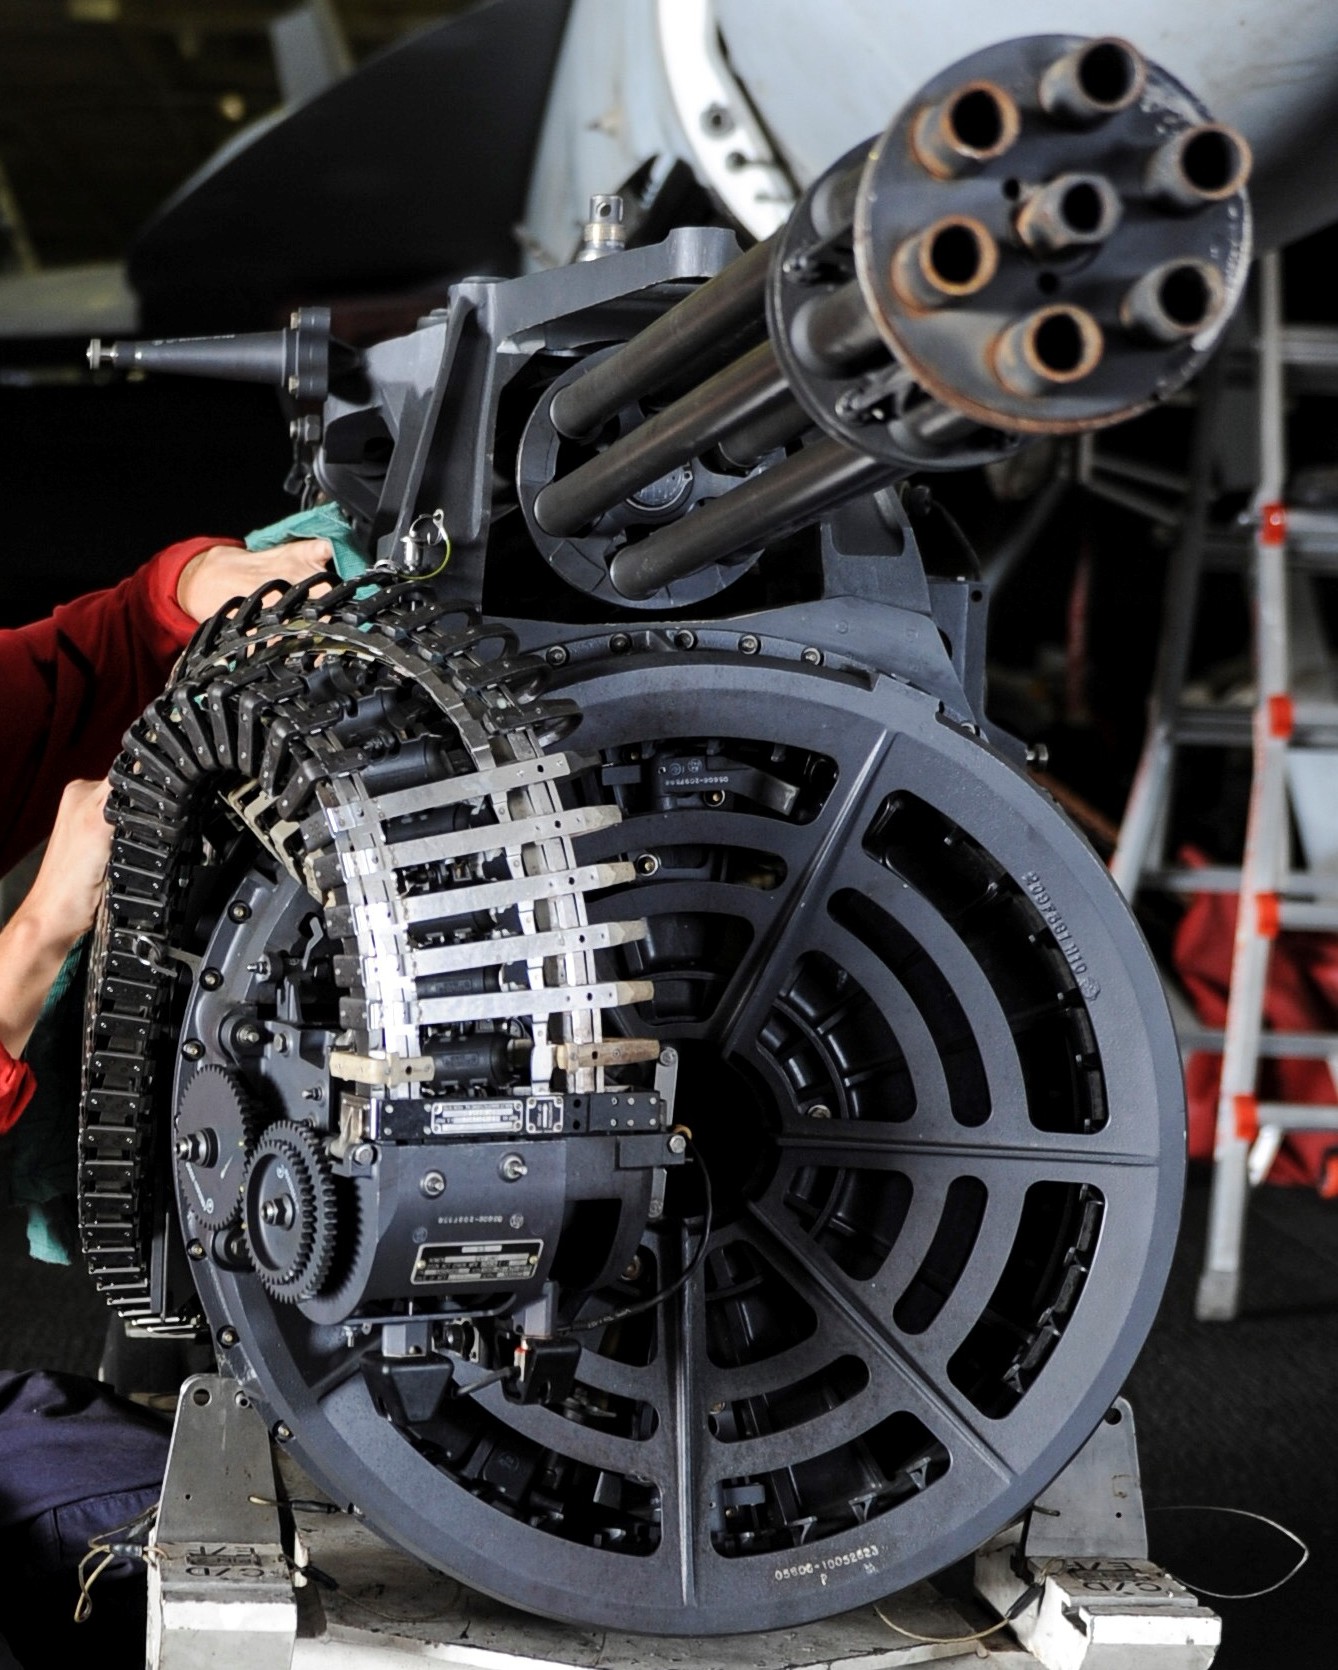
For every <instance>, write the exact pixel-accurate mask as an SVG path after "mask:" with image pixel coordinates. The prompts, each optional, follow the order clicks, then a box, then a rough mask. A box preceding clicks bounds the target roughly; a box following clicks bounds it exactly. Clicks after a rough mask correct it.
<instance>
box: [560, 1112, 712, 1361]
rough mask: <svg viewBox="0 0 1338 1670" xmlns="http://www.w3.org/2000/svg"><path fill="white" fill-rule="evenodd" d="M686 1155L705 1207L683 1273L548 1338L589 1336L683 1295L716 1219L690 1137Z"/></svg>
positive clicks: (704, 1172)
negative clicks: (656, 1289) (644, 1294)
mask: <svg viewBox="0 0 1338 1670" xmlns="http://www.w3.org/2000/svg"><path fill="white" fill-rule="evenodd" d="M687 1152H688V1154H689V1155H690V1156H691V1157H692V1159H693V1160H694V1161H695V1162H696V1165H697V1170H698V1172H699V1173H700V1175H701V1182H702V1194H703V1196H704V1199H705V1204H704V1206H703V1210H702V1234H701V1240H700V1241H699V1242H698V1243H697V1247H696V1250H695V1252H694V1253H693V1255H692V1257H691V1258H690V1259H689V1260H688V1262H687V1263H686V1264H685V1265H684V1266H683V1269H682V1272H681V1273H680V1274H679V1275H678V1277H677V1278H676V1279H675V1280H674V1281H671V1282H670V1283H669V1285H668V1287H662V1288H661V1289H660V1291H659V1292H658V1293H652V1294H651V1295H650V1297H649V1298H648V1299H640V1300H638V1301H637V1303H636V1304H633V1305H622V1306H620V1307H619V1308H618V1309H617V1310H612V1311H608V1312H606V1314H605V1315H603V1316H590V1317H586V1318H585V1319H584V1320H583V1321H580V1322H568V1323H566V1324H565V1325H564V1326H563V1327H561V1328H556V1329H554V1331H553V1333H552V1334H551V1335H550V1336H548V1337H550V1338H552V1339H559V1338H561V1337H562V1336H563V1335H564V1334H584V1333H589V1332H590V1331H591V1330H592V1329H594V1328H604V1327H607V1326H608V1324H609V1323H610V1322H625V1321H626V1320H627V1319H628V1318H629V1317H632V1316H641V1315H643V1314H644V1313H645V1312H646V1311H648V1310H654V1309H655V1308H656V1307H657V1306H658V1305H662V1304H664V1302H665V1301H666V1300H667V1299H672V1298H673V1296H674V1295H675V1293H681V1292H682V1291H683V1289H684V1288H685V1287H686V1286H687V1285H688V1283H689V1282H690V1281H691V1280H692V1278H693V1277H694V1276H695V1275H696V1274H697V1271H698V1270H699V1269H700V1268H701V1265H702V1260H703V1259H704V1258H705V1257H706V1249H707V1247H708V1246H709V1245H710V1242H711V1228H712V1223H713V1220H714V1218H715V1197H714V1196H713V1194H712V1192H711V1176H710V1173H709V1172H708V1171H707V1169H706V1166H705V1164H704V1163H703V1161H702V1157H701V1155H700V1153H699V1152H698V1150H697V1147H696V1144H695V1143H694V1142H693V1141H692V1139H691V1137H689V1138H688V1139H687Z"/></svg>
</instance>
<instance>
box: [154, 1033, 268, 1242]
mask: <svg viewBox="0 0 1338 1670" xmlns="http://www.w3.org/2000/svg"><path fill="white" fill-rule="evenodd" d="M260 1124H261V1119H260V1110H259V1108H258V1107H257V1105H256V1103H255V1100H254V1098H253V1097H252V1095H251V1093H250V1091H249V1090H248V1089H247V1087H246V1085H245V1084H244V1083H243V1082H242V1080H241V1079H240V1078H239V1077H238V1075H237V1074H236V1073H233V1072H230V1071H229V1070H228V1068H226V1067H220V1066H216V1065H213V1064H211V1065H208V1066H204V1067H201V1068H200V1070H199V1071H198V1072H197V1073H195V1074H194V1076H193V1077H192V1078H191V1080H190V1082H189V1083H188V1084H187V1086H186V1088H185V1090H184V1091H183V1092H182V1095H181V1102H180V1105H179V1106H178V1109H177V1117H176V1128H175V1131H174V1134H173V1146H174V1151H175V1154H176V1163H177V1173H178V1177H179V1179H180V1183H181V1196H182V1199H183V1200H184V1201H185V1202H186V1205H187V1207H188V1209H189V1211H190V1214H191V1216H192V1217H193V1218H194V1219H195V1221H196V1223H197V1224H199V1225H200V1227H201V1228H203V1229H226V1228H227V1227H228V1225H229V1224H231V1223H233V1222H234V1221H235V1220H236V1218H237V1215H238V1213H239V1212H240V1211H241V1205H242V1180H243V1178H244V1176H245V1173H246V1162H247V1161H248V1159H249V1158H250V1156H251V1150H252V1149H253V1148H254V1147H255V1141H256V1136H257V1134H258V1133H259V1130H260Z"/></svg>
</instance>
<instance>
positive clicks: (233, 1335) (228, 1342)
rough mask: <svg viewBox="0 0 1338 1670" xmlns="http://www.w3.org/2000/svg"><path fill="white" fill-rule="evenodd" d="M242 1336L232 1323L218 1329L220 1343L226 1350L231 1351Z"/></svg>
mask: <svg viewBox="0 0 1338 1670" xmlns="http://www.w3.org/2000/svg"><path fill="white" fill-rule="evenodd" d="M241 1337H242V1336H241V1335H240V1334H239V1333H238V1332H237V1330H236V1329H235V1328H234V1327H232V1326H231V1324H229V1325H228V1326H227V1327H224V1328H220V1329H219V1330H218V1343H219V1344H220V1345H221V1346H222V1347H223V1348H224V1350H225V1351H230V1350H231V1349H232V1347H233V1346H234V1345H236V1343H237V1341H238V1340H239V1339H240V1338H241Z"/></svg>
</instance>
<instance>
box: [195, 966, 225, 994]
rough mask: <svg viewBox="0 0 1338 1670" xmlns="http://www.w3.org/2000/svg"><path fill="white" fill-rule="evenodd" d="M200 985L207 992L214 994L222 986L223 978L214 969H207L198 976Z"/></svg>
mask: <svg viewBox="0 0 1338 1670" xmlns="http://www.w3.org/2000/svg"><path fill="white" fill-rule="evenodd" d="M200 984H201V985H202V986H203V987H204V989H205V991H207V992H216V991H217V990H218V988H219V987H220V986H221V985H222V984H223V976H222V974H220V973H219V971H218V969H216V968H207V969H205V971H204V972H203V973H202V974H201V976H200Z"/></svg>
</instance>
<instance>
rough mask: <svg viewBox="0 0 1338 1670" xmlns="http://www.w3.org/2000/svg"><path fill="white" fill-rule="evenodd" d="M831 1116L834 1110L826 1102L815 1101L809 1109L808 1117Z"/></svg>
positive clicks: (823, 1117)
mask: <svg viewBox="0 0 1338 1670" xmlns="http://www.w3.org/2000/svg"><path fill="white" fill-rule="evenodd" d="M831 1116H832V1110H831V1109H830V1108H829V1107H828V1106H827V1104H826V1103H825V1102H814V1104H813V1106H812V1107H811V1108H809V1110H808V1117H809V1118H810V1119H830V1118H831Z"/></svg>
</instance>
